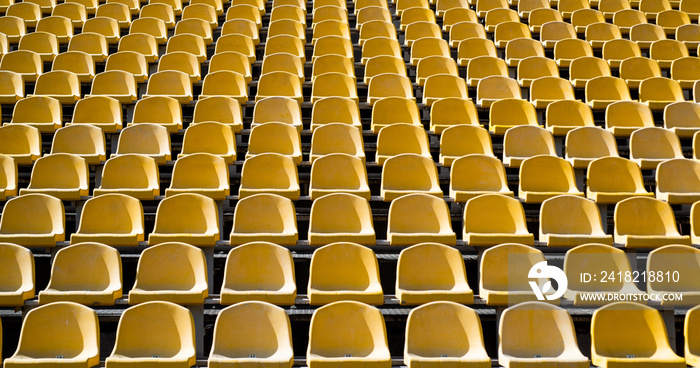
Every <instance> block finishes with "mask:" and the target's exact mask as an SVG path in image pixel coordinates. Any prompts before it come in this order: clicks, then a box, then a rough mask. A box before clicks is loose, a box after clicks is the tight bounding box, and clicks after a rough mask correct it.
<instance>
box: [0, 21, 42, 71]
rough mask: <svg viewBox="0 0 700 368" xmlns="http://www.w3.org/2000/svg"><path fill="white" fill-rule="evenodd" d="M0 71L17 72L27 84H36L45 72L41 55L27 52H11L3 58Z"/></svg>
mask: <svg viewBox="0 0 700 368" xmlns="http://www.w3.org/2000/svg"><path fill="white" fill-rule="evenodd" d="M3 18H4V17H3ZM0 19H2V18H0ZM0 70H5V71H10V72H15V73H17V74H19V75H20V76H21V77H22V80H24V81H25V82H35V81H36V79H37V78H38V77H39V76H40V75H41V74H42V70H43V64H42V61H41V55H39V54H37V53H36V52H33V51H26V50H15V51H12V52H9V53H7V54H4V55H3V56H2V62H0Z"/></svg>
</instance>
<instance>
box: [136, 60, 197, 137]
mask: <svg viewBox="0 0 700 368" xmlns="http://www.w3.org/2000/svg"><path fill="white" fill-rule="evenodd" d="M166 73H169V72H166ZM173 73H178V74H175V77H180V78H179V79H180V81H182V82H183V83H187V84H189V81H188V80H187V76H186V75H185V73H181V72H173ZM152 78H153V75H152V76H151V80H153V79H152ZM143 123H151V124H158V125H161V126H164V127H165V128H167V129H168V132H170V133H176V132H178V131H179V130H180V129H182V107H181V106H180V103H179V101H178V100H176V99H174V98H172V97H169V96H153V97H149V98H143V99H140V100H139V101H138V102H136V106H135V107H134V117H133V119H132V122H131V123H129V126H131V125H138V124H143Z"/></svg>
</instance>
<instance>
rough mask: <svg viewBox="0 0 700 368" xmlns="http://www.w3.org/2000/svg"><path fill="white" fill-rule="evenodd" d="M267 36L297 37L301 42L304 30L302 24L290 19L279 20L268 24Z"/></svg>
mask: <svg viewBox="0 0 700 368" xmlns="http://www.w3.org/2000/svg"><path fill="white" fill-rule="evenodd" d="M238 20H240V19H238ZM234 21H236V20H234ZM268 35H269V36H270V37H274V36H279V35H290V36H294V37H297V38H299V39H301V40H302V41H306V29H305V27H304V24H303V23H301V22H298V21H296V20H292V19H280V20H276V21H274V22H270V25H269V27H268ZM253 39H255V37H253Z"/></svg>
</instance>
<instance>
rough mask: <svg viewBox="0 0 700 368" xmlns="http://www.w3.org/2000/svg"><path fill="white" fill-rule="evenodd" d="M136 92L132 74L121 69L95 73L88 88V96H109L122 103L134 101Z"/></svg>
mask: <svg viewBox="0 0 700 368" xmlns="http://www.w3.org/2000/svg"><path fill="white" fill-rule="evenodd" d="M137 94H138V92H137V90H136V81H135V78H134V75H133V74H131V73H129V72H126V71H123V70H110V71H105V72H102V73H99V74H97V75H95V78H94V80H93V81H92V89H91V90H90V96H106V97H111V98H114V99H116V100H117V101H119V102H120V103H124V104H128V103H133V102H134V101H136V99H137V98H136V97H137ZM86 97H87V96H86Z"/></svg>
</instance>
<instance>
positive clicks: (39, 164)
mask: <svg viewBox="0 0 700 368" xmlns="http://www.w3.org/2000/svg"><path fill="white" fill-rule="evenodd" d="M88 179H89V174H88V166H87V163H86V162H85V159H83V158H81V157H79V156H76V155H73V154H68V153H56V154H52V155H47V156H44V157H41V158H39V159H37V160H36V163H35V164H34V168H33V169H32V176H31V179H30V181H29V187H27V188H23V189H20V191H19V194H20V195H26V194H36V193H41V194H48V195H52V196H54V197H56V198H59V199H61V200H64V201H78V200H80V199H81V197H86V196H88V195H89V193H88V189H89V188H88V181H89V180H88Z"/></svg>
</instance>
